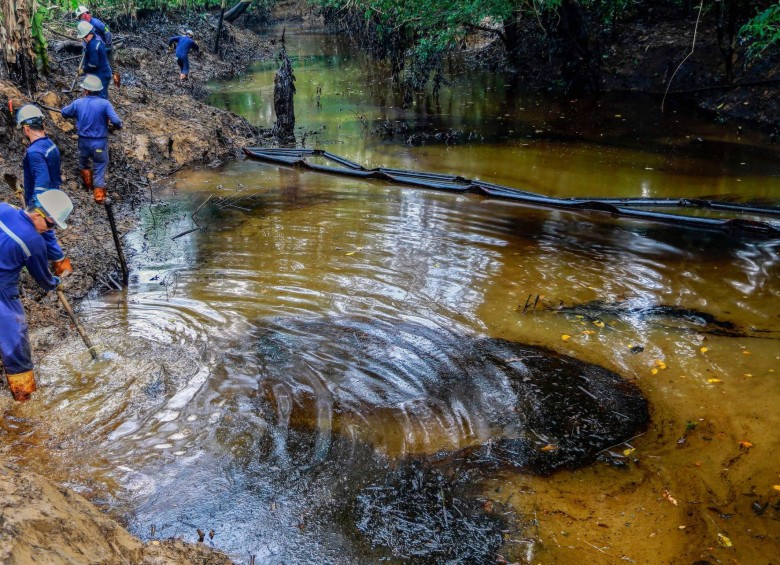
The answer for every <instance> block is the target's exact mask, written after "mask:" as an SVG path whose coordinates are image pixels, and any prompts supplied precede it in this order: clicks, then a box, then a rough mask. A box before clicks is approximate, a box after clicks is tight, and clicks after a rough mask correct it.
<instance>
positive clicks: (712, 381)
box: [707, 379, 723, 383]
mask: <svg viewBox="0 0 780 565" xmlns="http://www.w3.org/2000/svg"><path fill="white" fill-rule="evenodd" d="M707 382H708V383H722V382H723V381H722V380H720V379H707Z"/></svg>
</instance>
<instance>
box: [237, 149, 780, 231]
mask: <svg viewBox="0 0 780 565" xmlns="http://www.w3.org/2000/svg"><path fill="white" fill-rule="evenodd" d="M244 153H245V154H246V155H247V156H248V157H251V158H252V159H257V160H259V161H265V162H266V163H273V164H276V165H283V166H286V167H297V168H302V169H307V170H310V171H316V172H320V173H327V174H331V175H340V176H347V177H353V178H360V179H375V180H381V181H385V182H392V183H396V184H402V185H405V186H416V187H420V188H431V189H435V190H446V191H451V192H458V193H471V194H481V195H483V196H486V197H489V198H498V199H502V200H511V201H514V202H520V203H524V204H531V205H535V206H541V207H545V208H559V209H567V210H589V211H595V212H607V213H610V214H612V215H615V216H620V217H625V218H633V219H637V220H645V221H652V222H662V223H667V224H675V225H683V226H690V227H696V228H704V229H717V230H732V231H739V232H745V233H752V234H755V235H762V236H768V237H772V238H774V237H780V222H778V221H771V220H769V219H766V220H758V219H753V218H755V217H761V218H780V207H778V206H752V205H748V204H740V203H737V202H725V201H719V200H706V199H699V198H583V197H576V198H555V197H552V196H544V195H542V194H537V193H534V192H528V191H525V190H520V189H517V188H511V187H508V186H501V185H498V184H492V183H489V182H483V181H480V180H470V179H466V178H463V177H460V176H456V175H446V174H440V173H427V172H418V171H408V170H402V169H389V168H385V167H377V168H374V169H366V168H365V167H363V166H362V165H360V164H358V163H354V162H352V161H350V160H348V159H345V158H344V157H339V156H338V155H334V154H333V153H329V152H328V151H324V150H322V149H284V148H277V147H244ZM306 157H321V158H323V159H325V160H327V161H330V162H331V163H333V164H334V165H335V166H334V165H322V164H317V163H310V162H309V161H307V160H306ZM648 208H696V209H709V210H713V211H719V212H725V213H729V214H733V215H738V216H752V218H746V217H736V218H704V217H697V216H688V215H684V214H669V213H663V212H655V211H652V210H649V209H648Z"/></svg>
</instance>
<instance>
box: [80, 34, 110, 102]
mask: <svg viewBox="0 0 780 565" xmlns="http://www.w3.org/2000/svg"><path fill="white" fill-rule="evenodd" d="M76 29H77V33H76V36H77V37H78V38H79V39H83V40H84V59H83V61H84V62H83V64H82V66H81V69H80V70H79V72H80V73H82V72H83V73H86V74H92V75H95V76H97V77H98V78H99V79H100V82H101V83H102V85H103V86H102V89H101V90H100V97H101V98H105V99H108V85H109V83H110V82H111V77H112V76H113V71H112V70H111V65H109V64H108V54H107V52H106V45H105V43H103V41H101V39H100V38H99V37H98V36H97V35H96V34H95V26H93V25H92V24H91V23H89V22H79V25H78V26H77V28H76Z"/></svg>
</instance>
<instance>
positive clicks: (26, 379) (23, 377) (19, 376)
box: [7, 370, 38, 402]
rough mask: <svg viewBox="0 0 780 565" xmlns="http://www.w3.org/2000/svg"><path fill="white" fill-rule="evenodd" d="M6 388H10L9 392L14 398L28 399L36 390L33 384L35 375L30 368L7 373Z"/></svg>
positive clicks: (19, 399)
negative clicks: (21, 371) (20, 371)
mask: <svg viewBox="0 0 780 565" xmlns="http://www.w3.org/2000/svg"><path fill="white" fill-rule="evenodd" d="M7 378H8V388H10V389H11V394H13V396H14V400H18V401H19V402H25V401H27V400H29V399H30V395H31V394H32V393H34V392H35V391H36V390H38V387H36V386H35V375H34V374H33V372H32V370H30V371H25V372H24V373H16V374H13V375H11V374H9V375H7Z"/></svg>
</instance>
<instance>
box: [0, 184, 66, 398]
mask: <svg viewBox="0 0 780 565" xmlns="http://www.w3.org/2000/svg"><path fill="white" fill-rule="evenodd" d="M72 210H73V203H72V202H71V201H70V198H68V195H67V194H65V193H64V192H62V191H61V190H56V189H53V190H47V191H46V192H42V193H41V194H40V195H38V196H37V197H36V199H35V200H34V201H33V203H32V204H30V205H29V206H27V208H26V209H25V210H20V209H19V208H16V207H14V206H11V205H10V204H6V203H5V202H2V203H0V328H2V331H0V357H2V360H3V366H4V367H5V373H6V378H7V379H8V388H10V389H11V394H12V395H13V397H14V400H18V401H20V402H24V401H25V400H28V399H29V398H30V395H31V394H32V393H33V392H35V390H36V386H35V375H34V373H33V362H32V348H31V346H30V338H29V336H28V335H27V319H26V318H25V315H24V308H23V307H22V301H21V300H20V299H19V273H20V272H21V271H22V267H26V268H27V271H28V272H29V273H30V274H31V275H32V277H33V278H34V279H35V281H36V282H37V283H38V285H40V287H41V288H42V289H43V290H45V291H47V292H48V291H50V290H53V289H55V288H59V286H60V279H59V277H57V276H55V275H52V274H51V273H50V272H49V269H48V266H47V257H46V242H45V241H44V239H43V237H41V235H42V234H43V233H45V232H47V231H49V230H51V229H52V228H54V227H55V226H56V227H59V228H63V229H64V228H66V227H67V225H66V224H65V220H66V219H67V218H68V216H69V215H70V213H71V211H72Z"/></svg>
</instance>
